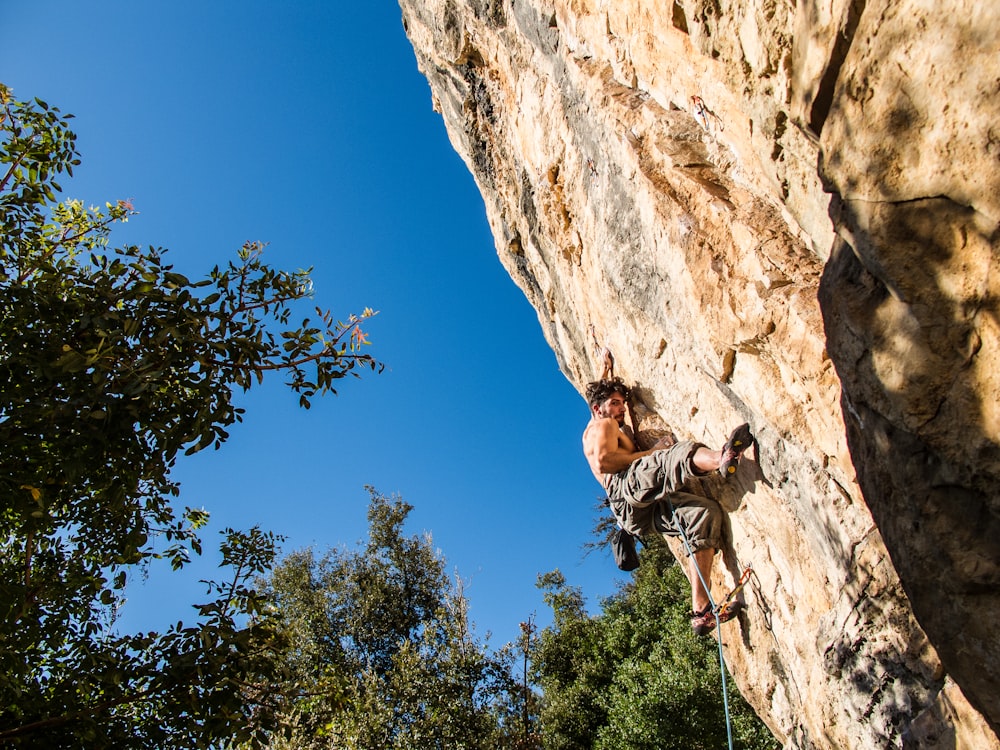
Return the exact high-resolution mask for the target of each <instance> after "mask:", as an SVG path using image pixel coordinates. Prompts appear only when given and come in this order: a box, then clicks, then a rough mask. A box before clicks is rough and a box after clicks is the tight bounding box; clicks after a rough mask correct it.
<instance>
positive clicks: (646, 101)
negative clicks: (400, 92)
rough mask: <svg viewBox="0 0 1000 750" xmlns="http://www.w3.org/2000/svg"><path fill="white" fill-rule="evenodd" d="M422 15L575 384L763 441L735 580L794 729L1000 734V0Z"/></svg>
mask: <svg viewBox="0 0 1000 750" xmlns="http://www.w3.org/2000/svg"><path fill="white" fill-rule="evenodd" d="M400 4H401V7H402V10H403V22H404V25H405V27H406V30H407V33H408V35H409V37H410V39H411V41H412V43H413V46H414V49H415V51H416V56H417V60H418V64H419V66H420V68H421V70H422V71H423V73H424V74H425V75H426V76H427V79H428V81H429V82H430V86H431V91H432V95H433V101H434V106H435V108H436V109H437V110H438V111H439V112H440V113H441V114H442V116H443V118H444V121H445V124H446V126H447V129H448V132H449V134H450V137H451V140H452V143H453V145H454V147H455V149H456V150H457V151H458V152H459V153H460V154H461V155H462V157H463V158H464V159H465V161H466V163H467V164H468V166H469V169H470V170H471V172H472V174H473V175H474V177H475V179H476V182H477V184H478V185H479V188H480V190H481V191H482V195H483V198H484V201H485V205H486V212H487V215H488V218H489V221H490V224H491V226H492V229H493V234H494V237H495V240H496V247H497V252H498V253H499V256H500V259H501V261H502V262H503V264H504V265H505V266H506V268H507V269H508V270H509V271H510V274H511V276H512V277H513V279H514V281H515V282H516V283H517V284H518V285H519V286H520V287H521V289H523V290H524V293H525V294H526V295H527V297H528V299H529V300H530V301H531V303H532V304H533V305H534V307H535V308H536V309H537V311H538V316H539V320H540V322H541V325H542V328H543V329H544V331H545V335H546V337H547V338H548V341H549V342H550V343H551V345H552V348H553V349H554V350H555V352H556V355H557V357H558V359H559V362H560V366H561V368H562V370H563V372H564V373H565V375H566V376H567V377H568V378H569V379H570V380H571V381H572V382H573V384H574V385H575V386H576V387H577V388H578V389H579V390H581V392H582V390H583V387H584V386H585V384H586V383H587V382H588V381H589V380H593V379H595V378H596V377H597V376H598V375H599V374H600V373H601V370H602V366H603V362H602V355H601V351H602V349H603V348H604V347H607V348H609V349H610V350H611V352H613V354H614V358H615V369H616V374H617V375H620V376H622V377H623V378H625V379H626V381H628V382H634V383H637V384H638V386H639V387H638V389H637V396H638V399H639V404H638V407H637V414H638V415H639V416H640V417H641V423H640V428H641V429H642V430H643V431H644V432H645V433H646V434H647V435H652V434H655V433H656V432H657V431H658V430H666V429H670V430H672V431H673V432H675V433H676V434H677V435H678V436H679V437H685V438H694V439H699V440H703V441H705V442H706V443H708V444H710V445H712V446H713V447H716V446H719V445H721V444H722V442H723V441H724V440H725V437H726V435H727V433H728V432H729V430H730V429H731V428H732V427H734V426H735V425H736V424H738V423H739V422H742V421H749V422H750V423H751V425H752V427H753V429H754V431H755V433H756V435H757V436H758V439H759V447H758V451H757V456H756V460H749V461H744V462H743V463H742V464H741V466H740V469H739V471H738V473H737V474H736V476H735V477H734V478H733V479H731V480H730V481H729V483H728V484H726V485H725V486H724V487H714V488H710V489H712V490H713V491H715V492H718V493H721V497H722V502H723V504H724V505H725V506H726V508H727V509H728V510H729V511H730V514H729V518H730V523H731V529H732V549H731V550H728V551H727V553H726V556H725V561H724V564H723V565H718V566H716V567H717V573H716V580H715V582H714V583H715V587H716V590H717V591H721V590H723V589H728V588H729V587H730V586H731V585H732V582H733V578H734V576H738V575H739V572H740V571H741V570H742V569H743V568H744V567H745V566H747V565H751V566H752V567H753V570H754V575H753V578H752V582H751V585H750V586H748V588H747V594H746V598H747V605H748V608H747V611H746V614H745V616H743V617H741V620H740V622H739V625H735V624H730V625H726V626H725V628H726V630H724V631H723V632H724V635H725V641H726V648H725V653H726V659H727V662H728V664H729V667H730V669H731V671H732V672H733V674H734V676H735V680H736V682H737V683H738V685H739V687H740V689H741V691H742V692H743V694H744V695H745V696H746V697H747V698H748V700H749V701H750V702H751V704H752V705H754V706H755V708H756V709H757V711H758V712H759V713H760V715H761V716H762V717H763V718H764V720H765V721H766V722H767V723H768V725H769V726H770V727H771V729H772V731H773V732H774V733H775V735H776V736H777V737H778V738H779V739H780V740H781V741H782V742H783V743H784V744H785V746H786V747H789V748H792V747H795V748H886V747H907V748H916V747H923V748H997V747H1000V742H998V740H997V736H996V731H997V730H998V728H1000V636H998V635H997V634H998V632H1000V629H998V626H997V623H998V622H1000V553H998V549H1000V493H998V491H997V489H996V488H997V487H998V486H1000V448H998V436H1000V361H998V357H1000V349H998V343H1000V342H998V338H1000V317H998V304H1000V260H998V259H1000V231H998V226H1000V224H998V223H1000V42H998V40H1000V4H998V3H995V2H992V1H987V0H978V1H977V0H968V1H965V2H963V1H962V0H895V1H892V0H867V2H866V0H853V1H852V0H798V2H795V0H731V1H730V0H677V1H676V2H675V1H674V0H400ZM585 408H586V407H585V405H584V404H582V403H581V412H582V413H583V410H584V409H585ZM751 458H753V456H752V454H751ZM581 512H586V511H585V509H581Z"/></svg>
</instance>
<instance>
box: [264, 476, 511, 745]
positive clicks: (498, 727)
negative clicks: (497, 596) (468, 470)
mask: <svg viewBox="0 0 1000 750" xmlns="http://www.w3.org/2000/svg"><path fill="white" fill-rule="evenodd" d="M369 491H370V493H371V501H370V504H369V509H368V522H369V536H368V540H367V542H366V544H365V545H364V547H363V548H362V549H359V550H355V551H349V550H331V551H330V552H328V553H327V554H326V555H324V556H323V557H321V558H317V557H315V556H314V554H313V552H312V551H311V550H301V551H298V552H294V553H292V554H291V555H289V556H288V557H287V558H286V559H285V560H283V561H282V562H281V564H280V565H279V566H278V567H277V568H276V569H275V571H274V573H273V575H272V576H271V578H270V581H269V585H270V589H269V590H270V592H271V593H272V594H273V596H274V601H275V605H276V607H277V608H278V610H279V611H280V612H281V616H282V620H283V630H284V632H285V634H286V636H287V638H288V640H289V642H291V643H294V644H295V649H294V651H291V652H289V654H288V662H287V664H288V667H289V669H290V673H291V675H293V679H292V681H291V683H290V686H289V687H290V688H291V689H293V690H294V692H295V694H296V695H297V696H298V697H297V699H295V700H293V701H292V702H290V703H289V705H288V706H287V708H286V711H285V713H284V718H283V723H284V724H285V725H286V726H287V727H288V729H289V732H290V734H289V735H288V737H286V738H284V739H281V738H279V737H278V736H272V737H271V739H270V742H271V746H272V747H282V748H303V749H304V748H317V749H318V748H327V747H351V748H357V749H359V750H360V749H362V748H371V750H376V749H377V750H391V749H392V748H398V749H399V750H404V749H405V750H416V749H419V748H443V747H448V748H494V747H509V746H512V745H510V744H509V743H506V742H505V741H504V740H503V739H502V737H503V735H504V729H505V725H506V723H507V722H508V720H510V719H511V717H512V713H511V710H510V706H511V703H510V696H511V693H512V691H513V689H514V685H513V684H512V681H511V679H510V676H509V666H510V664H509V661H508V660H507V657H506V656H505V655H492V654H490V653H489V652H488V651H487V650H486V649H485V647H484V646H482V645H481V644H479V643H477V642H476V641H475V639H474V638H473V637H472V635H471V633H470V626H469V621H468V612H467V604H466V601H465V598H464V596H463V594H462V591H461V588H460V586H456V585H455V584H454V583H452V582H451V581H450V580H449V578H448V576H447V575H446V574H445V561H444V559H443V558H442V557H441V556H440V555H439V553H437V552H435V550H434V548H433V546H432V543H431V540H430V539H429V538H428V537H426V536H409V537H408V536H406V535H404V533H403V524H404V522H405V520H406V518H407V516H408V514H409V512H410V510H411V507H410V506H409V505H407V504H406V503H404V502H403V501H402V500H399V499H398V498H387V497H385V496H382V495H379V494H377V493H376V492H374V490H371V489H369Z"/></svg>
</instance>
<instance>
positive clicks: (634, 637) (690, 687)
mask: <svg viewBox="0 0 1000 750" xmlns="http://www.w3.org/2000/svg"><path fill="white" fill-rule="evenodd" d="M658 541H659V540H652V541H651V544H650V546H649V547H647V548H645V549H643V551H642V553H641V556H642V565H641V566H640V567H639V569H638V570H637V571H636V573H635V575H634V579H633V582H632V583H631V584H629V585H627V586H624V587H623V588H622V589H621V590H620V591H619V592H618V593H616V594H615V595H614V596H612V597H610V598H608V599H607V600H605V601H604V602H603V603H602V607H601V613H600V614H599V615H597V616H593V617H592V616H589V615H588V614H587V613H586V609H585V602H584V600H583V596H582V594H581V593H580V591H579V589H576V588H573V587H571V586H568V585H567V583H566V580H565V577H564V576H563V575H562V574H561V573H559V572H558V571H555V572H553V573H548V574H546V575H545V576H542V577H541V578H540V580H539V586H540V588H542V589H543V590H544V591H545V600H546V602H547V603H548V604H549V606H550V607H552V610H553V615H554V622H553V624H552V626H551V627H549V628H546V629H545V630H544V631H543V632H542V633H541V636H540V642H539V645H538V648H537V650H536V654H535V660H534V669H535V673H536V679H537V680H538V683H539V684H540V685H541V688H542V691H543V694H544V696H545V700H544V706H543V709H542V712H541V727H542V736H543V738H544V747H545V748H551V749H556V748H558V750H578V749H582V748H594V749H595V750H643V748H648V749H649V750H654V749H655V750H671V749H672V748H678V749H679V748H687V749H689V750H701V749H707V748H718V747H725V746H726V743H727V733H726V725H725V714H724V706H723V699H722V692H721V690H722V688H721V675H720V674H719V662H718V651H717V646H716V643H715V641H713V640H711V639H706V638H699V637H697V636H695V635H694V634H693V633H692V632H691V628H690V626H689V624H688V618H687V614H686V609H687V600H688V598H689V594H688V588H687V586H688V584H687V580H686V578H685V577H684V574H683V572H682V571H681V569H680V566H678V565H677V564H676V563H675V562H674V560H673V557H672V555H671V553H670V551H669V548H668V547H667V546H666V544H665V543H662V542H660V543H656V542H658ZM729 704H730V713H731V716H732V720H733V730H734V739H735V740H736V741H737V743H738V746H739V747H741V748H759V749H761V750H763V749H764V748H774V747H776V743H775V742H774V739H773V737H772V736H771V735H770V733H769V732H768V730H767V728H766V727H765V726H764V724H763V723H762V722H761V721H760V719H758V718H757V716H756V715H755V714H754V713H753V711H752V709H750V707H749V706H748V705H747V703H746V702H745V701H744V700H743V698H742V696H740V695H739V694H738V693H735V692H734V691H730V694H729Z"/></svg>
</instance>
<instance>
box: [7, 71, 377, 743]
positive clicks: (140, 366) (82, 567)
mask: <svg viewBox="0 0 1000 750" xmlns="http://www.w3.org/2000/svg"><path fill="white" fill-rule="evenodd" d="M68 119H69V118H68V117H65V116H63V115H62V114H61V113H60V112H59V110H58V109H56V108H53V107H50V106H48V105H47V104H46V103H44V102H42V101H40V100H37V99H36V100H34V101H31V102H22V101H17V100H15V99H14V98H13V97H12V95H11V93H10V91H9V89H7V88H5V87H3V86H0V445H3V450H2V452H0V492H2V495H3V499H4V504H3V508H2V510H0V743H4V742H12V743H16V744H19V745H21V746H25V747H27V746H37V747H43V746H44V747H49V748H56V747H110V746H115V747H122V746H140V745H146V746H155V747H186V748H190V747H207V746H210V745H212V744H213V743H216V742H218V741H220V740H222V739H225V738H228V737H236V738H237V739H247V737H246V736H245V735H246V732H245V730H244V729H243V727H244V726H245V725H246V722H245V720H244V715H245V714H247V713H251V714H254V715H255V716H256V717H257V720H258V723H259V724H260V725H266V724H267V723H268V721H269V718H268V717H269V716H273V714H274V712H275V711H276V710H277V708H278V706H277V704H276V703H275V701H274V700H272V697H271V694H270V691H268V690H265V689H263V686H264V683H265V680H267V679H269V674H270V671H271V670H272V669H273V668H274V667H275V664H276V663H277V662H276V660H277V659H278V656H279V655H280V654H281V652H282V650H283V645H282V639H281V637H280V633H279V632H278V631H277V630H275V629H274V627H273V626H272V623H271V621H270V619H271V618H270V617H269V616H268V614H267V613H268V612H270V609H269V608H266V607H265V606H264V604H265V602H264V600H263V599H262V598H261V596H260V594H259V593H258V592H256V591H255V590H254V589H253V588H252V586H251V583H252V581H253V579H254V577H255V576H259V575H261V574H262V573H264V572H265V571H267V570H268V569H270V566H271V564H272V561H273V557H274V553H275V545H276V542H277V541H278V540H277V539H275V537H274V536H273V535H271V534H268V533H266V532H263V531H261V530H260V529H252V530H250V531H249V532H239V531H235V530H231V529H229V530H227V531H226V532H224V538H223V542H222V552H223V566H224V569H225V575H226V576H227V578H226V579H225V580H223V581H221V582H218V583H210V584H209V595H210V597H211V598H210V600H209V601H208V602H207V603H205V604H202V605H200V606H199V619H198V622H197V623H196V624H195V625H193V626H188V627H185V626H184V625H182V624H181V623H178V624H177V626H175V627H173V628H171V629H170V630H169V631H168V632H166V633H162V634H157V633H147V634H136V635H120V634H118V633H117V631H116V628H115V627H114V614H115V611H116V608H117V607H118V606H120V604H121V602H122V599H123V594H124V590H125V586H126V583H127V581H128V580H129V579H130V578H132V577H134V575H135V573H136V572H138V571H142V570H143V569H144V568H145V567H146V566H148V565H149V564H150V563H151V562H153V561H155V560H157V559H165V560H167V561H169V563H170V564H171V565H172V566H173V567H174V568H175V569H176V568H179V567H181V566H183V565H184V564H185V562H186V561H187V560H188V557H189V552H190V551H194V552H200V551H201V541H200V538H199V528H201V527H202V526H203V525H204V523H205V522H206V520H207V514H206V513H205V512H204V511H200V510H194V509H190V508H187V509H183V510H181V509H178V508H176V507H175V502H176V498H177V497H178V495H179V487H178V485H177V484H176V483H175V482H174V481H173V480H172V479H171V470H172V468H173V467H174V465H175V462H176V460H177V458H178V456H179V455H181V454H190V453H194V452H196V451H200V450H202V449H204V448H207V447H209V446H213V445H214V446H215V447H216V448H217V447H219V445H220V444H221V443H222V442H223V441H224V440H225V439H226V438H227V437H228V433H227V431H226V430H227V428H229V427H230V426H231V425H232V424H233V423H234V422H238V421H240V419H241V415H242V410H241V409H240V408H238V407H237V406H236V405H235V403H234V395H235V389H237V388H238V389H242V390H247V389H249V388H250V387H251V386H252V385H254V384H255V383H259V382H260V381H261V380H262V379H263V377H264V376H265V375H266V374H267V373H269V372H272V371H273V372H275V373H282V374H283V375H284V376H285V377H286V378H287V382H288V385H289V386H290V387H291V388H292V389H293V391H295V392H296V393H297V394H299V397H300V403H301V404H302V405H303V406H306V407H308V405H309V403H310V399H311V398H312V397H314V396H315V395H318V394H322V393H326V392H336V391H335V389H334V386H335V385H336V383H337V381H338V380H339V379H340V378H343V377H345V376H346V375H348V374H351V375H357V374H358V371H359V368H369V369H372V370H379V369H380V368H381V365H380V364H379V363H377V362H376V361H375V360H374V359H373V358H372V357H371V356H370V355H368V354H365V353H363V351H362V347H363V346H364V345H365V344H367V341H366V338H365V335H364V334H363V333H362V331H361V328H360V327H359V326H360V323H361V321H362V320H364V319H365V318H367V317H369V316H371V315H372V314H373V313H372V312H371V311H370V310H366V311H365V313H364V314H363V315H361V316H360V317H356V316H353V315H352V316H351V317H349V318H348V319H347V321H345V322H338V321H335V320H334V319H333V318H332V316H331V315H330V314H329V313H328V312H324V311H322V310H317V316H318V322H315V323H313V322H311V321H310V320H309V319H306V320H305V321H303V323H302V325H301V326H298V327H295V326H289V325H288V321H289V319H290V316H291V314H292V310H293V307H294V305H295V303H296V302H297V301H299V300H302V299H304V298H307V297H309V296H310V295H311V291H312V288H311V284H310V281H309V274H308V272H307V271H299V272H295V273H286V272H283V271H278V270H275V269H273V268H271V267H270V266H268V265H266V264H265V263H264V262H263V260H262V252H263V245H262V244H260V243H248V244H246V245H244V246H243V248H242V249H241V250H240V252H239V254H238V262H231V263H230V264H229V265H228V266H227V267H226V268H219V267H216V268H215V269H213V270H212V271H211V273H210V274H208V276H207V278H204V279H202V280H198V281H191V280H189V279H188V278H187V277H185V276H184V275H182V274H180V273H178V272H176V271H175V270H174V269H173V267H172V266H171V265H168V264H166V263H165V262H164V256H165V251H163V250H162V249H154V248H149V249H147V250H141V249H139V248H138V247H123V248H118V249H114V250H110V249H109V237H110V231H111V227H112V226H113V225H114V224H115V223H117V222H123V221H127V220H128V218H129V217H130V216H132V215H134V213H135V212H134V210H133V208H132V206H131V204H130V203H128V202H125V201H119V202H117V203H108V204H106V205H105V207H104V208H103V209H97V208H87V207H85V206H84V204H83V203H82V202H81V201H77V200H64V201H62V202H57V195H58V194H59V193H61V190H62V188H61V187H60V185H59V184H58V183H57V181H56V180H57V179H61V175H63V174H66V175H69V176H72V171H73V167H74V166H76V165H78V164H79V163H80V162H79V158H78V154H77V152H76V148H75V136H74V135H73V133H72V131H71V130H70V129H69V127H68Z"/></svg>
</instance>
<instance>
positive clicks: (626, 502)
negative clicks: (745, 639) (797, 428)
mask: <svg viewBox="0 0 1000 750" xmlns="http://www.w3.org/2000/svg"><path fill="white" fill-rule="evenodd" d="M628 396H629V389H628V388H627V387H626V386H625V385H624V384H623V383H622V382H621V381H620V380H617V379H615V380H597V381H594V382H593V383H590V384H589V385H588V386H587V402H588V403H589V404H590V422H589V423H588V424H587V428H586V429H585V430H584V432H583V452H584V454H585V455H586V457H587V462H588V463H589V464H590V469H591V471H593V472H594V477H596V479H597V481H598V482H600V483H601V486H603V487H604V489H605V490H607V492H608V498H609V500H610V502H611V510H612V512H613V513H614V514H615V518H617V519H618V523H619V524H620V525H621V526H622V528H624V529H625V530H626V531H629V532H631V533H633V534H636V535H638V536H643V535H646V534H652V533H654V532H655V533H659V534H661V535H664V536H677V535H678V534H679V531H678V529H677V526H676V525H675V523H674V519H673V517H672V513H671V509H673V514H675V515H676V517H677V519H678V522H679V523H680V524H682V525H683V527H684V533H685V534H686V535H687V539H688V542H689V544H690V547H691V552H692V553H693V554H691V556H690V558H689V559H688V565H687V566H686V569H685V573H686V575H687V578H688V581H690V583H691V605H692V610H693V611H692V612H691V627H692V629H693V630H694V632H695V633H697V634H698V635H705V634H707V633H710V632H711V631H712V629H713V628H714V627H715V622H716V618H715V614H714V613H713V612H712V603H711V600H710V599H709V596H708V592H707V591H706V590H705V586H704V585H703V584H702V580H704V581H705V582H709V581H711V573H712V561H713V559H714V557H715V553H716V551H717V550H718V549H719V548H720V547H721V546H722V535H723V511H722V508H721V506H720V505H719V504H718V503H717V502H716V501H715V500H711V499H708V498H704V497H698V496H696V495H692V494H689V493H687V492H685V491H684V489H685V486H686V485H687V483H688V481H689V480H690V479H691V478H692V477H696V476H704V475H706V474H709V473H711V472H713V471H718V472H720V473H721V474H722V475H723V476H729V475H730V474H732V473H734V472H735V471H736V466H737V464H738V463H739V460H740V456H741V455H742V454H743V451H745V450H746V449H747V448H748V447H750V444H751V443H752V442H753V435H752V434H751V433H750V427H749V425H746V424H742V425H740V426H739V427H737V428H736V429H735V430H733V432H732V434H731V435H730V436H729V440H728V441H726V444H725V446H723V448H722V450H718V451H713V450H709V449H708V448H707V447H705V446H704V445H703V444H701V443H695V442H692V441H689V440H688V441H683V442H680V443H675V442H674V440H673V438H670V437H666V438H661V439H660V440H659V441H658V442H657V443H656V444H655V445H653V447H652V448H650V449H649V450H645V451H642V450H639V449H638V446H637V445H636V444H635V441H634V440H633V439H632V437H630V436H629V435H628V434H627V433H626V432H625V430H624V429H623V427H624V424H625V415H626V408H627V407H626V402H627V399H628ZM699 572H700V575H699ZM737 609H738V608H736V607H730V608H727V609H726V610H725V611H724V612H722V613H720V614H719V621H720V622H727V621H728V620H731V619H732V618H733V617H734V616H735V615H736V613H737Z"/></svg>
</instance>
